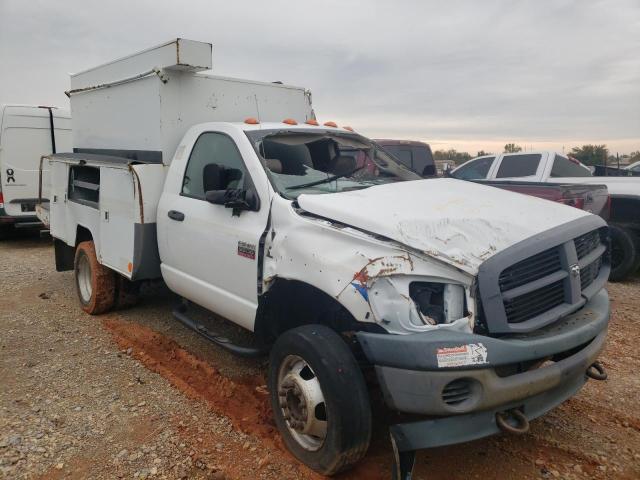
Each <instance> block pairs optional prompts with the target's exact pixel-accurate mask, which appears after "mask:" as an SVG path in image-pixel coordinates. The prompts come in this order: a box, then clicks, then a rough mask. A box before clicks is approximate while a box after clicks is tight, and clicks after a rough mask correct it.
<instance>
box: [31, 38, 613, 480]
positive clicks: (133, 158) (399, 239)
mask: <svg viewBox="0 0 640 480" xmlns="http://www.w3.org/2000/svg"><path fill="white" fill-rule="evenodd" d="M210 48H211V46H210V45H208V44H199V43H197V42H190V41H186V40H181V39H179V40H176V41H173V42H169V43H167V44H163V45H161V46H159V47H156V48H154V49H151V50H147V51H144V52H141V53H139V54H136V55H133V56H130V57H126V58H124V59H121V60H118V61H115V62H111V63H109V64H107V65H104V66H102V67H98V68H95V69H92V70H88V71H86V72H83V73H80V74H77V75H74V76H73V77H72V90H71V91H70V92H69V95H70V99H71V111H72V116H73V138H74V153H72V154H63V155H52V156H50V157H49V159H48V161H47V164H48V165H49V166H50V169H51V176H50V179H51V187H50V191H51V194H50V196H51V202H50V205H51V208H50V214H49V215H48V216H47V210H46V209H45V208H41V209H40V214H41V215H42V218H43V219H45V220H46V221H48V222H49V223H50V231H51V234H52V235H53V237H54V239H55V253H56V267H57V269H58V270H74V271H75V279H76V288H77V291H78V296H79V299H80V303H81V306H82V308H83V309H84V310H85V311H86V312H88V313H91V314H99V313H103V312H106V311H108V310H110V309H111V308H114V307H118V306H121V305H123V304H127V303H128V301H129V300H130V299H131V298H132V296H133V297H135V289H136V285H139V281H140V280H145V279H151V278H158V277H162V279H163V280H164V281H165V282H166V284H167V286H168V287H169V288H170V289H171V290H172V291H173V292H174V293H176V294H178V295H179V296H181V297H183V298H184V299H185V300H186V301H187V302H185V304H184V305H183V306H182V307H179V308H177V309H176V310H175V311H174V316H175V317H176V318H177V319H178V320H180V321H182V322H183V323H184V324H185V325H187V326H189V327H190V328H193V329H194V330H195V331H196V332H198V333H199V334H201V335H203V336H204V337H206V338H207V339H209V340H211V341H212V342H214V343H215V344H217V345H219V346H221V347H223V348H226V349H228V350H230V351H233V352H234V353H238V354H241V355H262V354H266V353H267V352H269V354H270V360H269V377H268V386H269V395H270V399H271V405H272V409H273V412H274V419H275V423H276V424H277V426H278V430H279V431H280V433H281V435H282V436H283V440H284V443H285V444H286V445H287V447H288V448H289V449H290V451H291V452H292V453H293V454H294V455H295V456H296V457H297V458H298V459H299V460H300V461H302V462H304V463H305V464H307V465H309V466H310V467H311V468H313V469H315V470H316V471H318V472H320V473H322V474H325V475H331V474H334V473H337V472H339V471H341V470H344V469H346V468H348V467H349V466H351V465H352V464H354V463H356V462H357V461H358V460H360V459H361V458H362V457H363V456H364V454H365V453H366V450H367V447H368V443H369V440H370V436H371V421H372V419H371V409H370V405H369V394H368V390H367V386H366V383H365V380H364V375H363V372H362V371H361V367H362V366H363V365H367V366H370V367H372V368H371V371H372V372H375V376H376V379H377V382H378V383H379V385H380V388H381V390H382V392H383V395H384V399H385V402H386V404H387V405H388V406H389V407H390V408H391V409H393V410H396V411H400V412H405V413H410V414H416V415H423V416H425V418H423V419H422V420H421V421H418V422H413V423H406V424H400V425H394V426H393V427H392V429H391V439H392V443H393V447H394V453H395V461H396V467H397V468H396V473H395V475H396V477H395V478H398V479H403V480H406V479H409V478H410V477H411V469H412V466H413V458H414V456H413V451H414V450H416V449H419V448H430V447H437V446H442V445H449V444H453V443H460V442H465V441H469V440H473V439H476V438H480V437H484V436H487V435H491V434H494V433H497V432H499V431H500V430H503V431H507V430H510V431H514V430H517V431H521V432H522V431H526V430H527V429H528V425H529V420H531V419H533V418H536V417H538V416H540V415H542V414H544V413H545V412H547V411H549V410H550V409H552V408H554V407H555V406H557V405H559V404H560V403H562V402H563V401H565V400H566V399H568V398H569V397H571V396H572V395H574V394H575V393H576V392H577V391H578V390H579V389H580V388H581V387H582V385H583V384H584V383H585V381H586V379H587V376H589V377H591V378H598V377H599V379H603V378H604V377H605V376H606V374H605V372H604V369H602V367H601V366H600V365H599V364H597V363H596V359H597V356H598V354H599V352H600V351H601V349H602V348H603V345H604V340H605V337H606V332H607V326H608V321H609V301H608V296H607V293H606V290H604V288H603V287H604V285H605V283H606V279H607V276H608V272H609V268H610V267H609V256H608V250H607V238H606V224H605V223H604V221H603V220H602V219H600V218H599V217H597V216H595V215H591V214H588V213H586V212H584V211H581V210H578V209H575V208H572V207H568V206H564V205H558V204H554V203H551V202H548V201H545V200H541V199H537V198H533V197H528V196H524V195H520V194H515V193H511V192H507V191H503V190H499V189H495V188H492V187H485V186H481V185H476V184H471V183H469V182H462V181H458V180H453V179H431V180H422V179H420V177H418V176H417V175H416V174H415V173H413V172H411V171H410V170H408V169H407V168H406V167H404V166H402V165H401V164H399V163H398V162H397V161H396V160H395V159H394V158H393V157H391V156H390V155H388V154H386V153H385V152H384V151H383V150H381V149H380V148H378V146H377V145H376V144H375V143H374V142H372V141H371V140H369V139H367V138H365V137H363V136H362V135H359V134H357V133H355V132H353V130H352V129H350V128H347V127H344V128H339V127H337V126H336V125H335V124H334V123H326V124H324V126H320V125H318V122H316V121H315V119H314V113H313V110H312V108H311V99H310V95H309V93H308V92H307V91H306V90H304V89H302V88H296V87H290V86H287V85H281V84H274V83H262V82H253V81H247V80H234V79H228V78H224V77H211V76H206V75H202V74H201V73H199V72H200V71H201V70H204V69H208V68H210V67H211V64H210V62H209V59H208V57H207V55H208V53H209V52H210ZM205 54H207V55H205ZM205 57H207V58H205ZM247 117H252V118H251V119H249V120H246V121H245V119H247ZM44 190H46V189H44ZM42 205H45V204H42ZM581 272H582V273H581ZM189 302H192V303H195V304H197V305H200V306H201V307H204V308H205V309H208V310H210V311H213V312H216V313H217V314H219V315H221V316H224V317H225V318H227V319H229V320H230V321H232V322H234V323H236V324H238V325H240V326H242V327H244V328H246V329H248V330H251V331H253V332H254V333H255V336H256V338H257V346H252V347H248V346H240V345H234V344H232V343H231V342H230V341H229V340H228V339H225V338H220V336H218V335H216V334H214V333H213V332H211V331H210V330H209V329H208V328H207V327H206V326H205V325H204V324H202V323H198V322H197V321H195V320H193V318H192V317H191V316H190V314H189V308H188V303H189ZM356 358H358V359H359V361H358V360H356ZM550 358H553V359H554V360H557V361H556V362H555V363H553V365H552V366H549V367H548V368H535V367H534V366H537V365H541V364H542V363H543V362H542V360H546V359H550ZM522 366H524V368H523V367H522ZM503 372H504V374H505V375H506V376H507V377H508V378H506V377H505V376H503V375H502V374H503ZM426 417H428V418H426Z"/></svg>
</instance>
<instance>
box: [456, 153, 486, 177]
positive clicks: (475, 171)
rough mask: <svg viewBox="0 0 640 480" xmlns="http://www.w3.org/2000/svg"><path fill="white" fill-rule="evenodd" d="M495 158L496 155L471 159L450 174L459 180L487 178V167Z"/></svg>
mask: <svg viewBox="0 0 640 480" xmlns="http://www.w3.org/2000/svg"><path fill="white" fill-rule="evenodd" d="M495 158H496V157H484V158H479V159H478V160H471V161H470V162H468V163H466V164H464V165H462V166H461V167H460V168H458V169H457V170H456V171H455V172H453V173H452V174H451V176H452V177H453V178H457V179H459V180H482V179H484V178H487V175H488V174H489V169H490V168H491V164H492V163H493V161H494V160H495Z"/></svg>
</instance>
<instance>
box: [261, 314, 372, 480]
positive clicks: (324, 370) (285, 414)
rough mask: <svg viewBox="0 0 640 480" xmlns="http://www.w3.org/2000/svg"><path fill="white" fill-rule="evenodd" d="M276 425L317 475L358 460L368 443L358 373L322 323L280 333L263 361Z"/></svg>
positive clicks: (364, 395)
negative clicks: (267, 356)
mask: <svg viewBox="0 0 640 480" xmlns="http://www.w3.org/2000/svg"><path fill="white" fill-rule="evenodd" d="M269 392H270V396H271V407H272V409H273V413H274V418H275V422H276V425H277V426H278V429H279V431H280V434H281V435H282V437H283V439H284V442H285V444H286V445H287V448H288V449H289V451H291V453H293V454H294V455H295V456H296V458H298V460H300V461H301V462H303V463H304V464H306V465H307V466H309V467H310V468H312V469H313V470H315V471H317V472H319V473H321V474H323V475H333V474H335V473H338V472H340V471H342V470H345V469H347V468H349V467H350V466H352V465H353V464H355V463H356V462H358V461H359V460H360V459H361V458H362V457H363V456H364V454H365V453H366V451H367V448H368V447H369V441H370V439H371V407H370V405H369V395H368V392H367V387H366V384H365V381H364V378H363V376H362V372H361V371H360V368H359V366H358V363H357V362H356V360H355V358H354V357H353V355H352V353H351V351H350V350H349V348H348V347H347V345H346V343H345V342H344V341H343V339H342V338H341V337H340V336H339V335H338V334H337V333H335V332H334V331H333V330H331V329H329V328H327V327H325V326H322V325H305V326H302V327H298V328H295V329H292V330H289V331H287V332H285V333H284V334H282V335H281V336H280V337H279V338H278V340H277V341H276V343H275V345H274V346H273V349H272V351H271V356H270V359H269Z"/></svg>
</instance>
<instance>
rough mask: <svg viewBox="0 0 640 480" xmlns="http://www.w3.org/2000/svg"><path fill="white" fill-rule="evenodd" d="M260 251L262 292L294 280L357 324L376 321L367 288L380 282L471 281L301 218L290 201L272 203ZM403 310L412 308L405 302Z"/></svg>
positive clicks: (355, 233)
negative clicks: (410, 278)
mask: <svg viewBox="0 0 640 480" xmlns="http://www.w3.org/2000/svg"><path fill="white" fill-rule="evenodd" d="M271 218H272V225H271V231H270V232H269V233H268V234H267V236H266V239H265V247H264V264H263V272H262V280H263V291H267V290H268V289H269V286H270V284H271V283H272V282H273V280H274V279H275V278H276V277H279V278H285V279H287V280H298V281H301V282H305V283H307V284H309V285H312V286H314V287H316V288H318V289H320V290H322V291H323V292H325V293H327V294H328V295H330V296H332V297H334V298H336V299H337V300H338V301H339V302H340V303H341V304H342V305H343V306H344V307H345V308H346V309H347V310H348V311H349V312H350V313H351V314H352V315H353V316H354V318H355V319H356V320H357V321H361V322H375V321H376V320H378V319H376V318H375V316H374V315H373V311H372V309H371V306H370V304H369V298H368V294H369V289H370V288H371V287H372V285H373V284H374V283H375V282H376V281H377V280H378V279H380V278H388V277H393V276H394V275H420V276H424V277H431V278H440V279H442V280H443V281H457V282H460V283H463V284H467V285H468V284H470V283H471V277H470V276H468V275H466V274H464V273H463V272H461V271H457V270H454V269H453V268H451V267H450V266H448V265H445V264H442V263H440V262H436V261H433V260H429V259H425V258H422V257H419V256H417V255H415V254H413V253H409V252H407V251H406V250H404V249H403V248H402V247H401V246H400V245H398V244H396V243H394V242H387V241H384V240H380V239H376V238H374V237H373V236H371V235H368V234H366V233H364V232H361V231H359V230H356V229H353V228H350V227H346V226H344V225H340V224H335V223H332V222H330V221H327V220H323V219H319V218H316V217H307V216H302V215H300V214H299V213H297V212H296V211H295V210H294V209H293V207H292V205H291V203H290V202H288V201H286V200H284V199H278V198H276V199H274V202H273V204H272V215H271ZM404 301H405V302H406V304H407V308H409V307H411V308H415V307H414V305H413V301H412V300H411V299H410V298H405V299H404Z"/></svg>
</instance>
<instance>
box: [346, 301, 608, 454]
mask: <svg viewBox="0 0 640 480" xmlns="http://www.w3.org/2000/svg"><path fill="white" fill-rule="evenodd" d="M608 322H609V297H608V295H607V292H606V291H605V290H602V291H601V292H599V293H598V294H597V295H595V296H594V297H593V298H592V299H591V301H590V302H589V303H587V304H586V305H585V306H584V307H583V308H582V309H581V310H580V311H578V312H576V313H574V314H572V315H569V316H567V317H565V318H564V319H562V320H561V321H559V322H556V324H554V325H550V326H548V327H546V328H543V329H540V330H538V331H536V332H533V333H529V334H518V335H509V336H505V337H501V338H492V337H485V336H481V335H474V334H465V333H460V332H447V331H444V330H438V331H433V332H425V333H419V334H411V335H383V334H372V333H365V332H361V333H358V339H359V341H360V344H361V345H362V349H363V351H364V353H365V355H366V356H367V358H368V359H369V361H370V362H371V363H373V364H374V365H375V368H376V373H377V377H378V380H379V383H380V385H381V388H382V392H383V395H384V398H385V401H386V403H387V404H388V405H389V407H391V408H392V409H394V410H397V411H400V412H407V413H414V414H423V415H429V416H435V417H436V418H431V419H428V420H424V421H420V422H416V423H407V424H400V425H394V426H393V427H392V433H393V434H394V437H395V439H396V442H397V444H398V445H397V447H398V450H400V451H407V450H415V449H420V448H430V447H436V446H442V445H449V444H454V443H460V442H465V441H469V440H474V439H477V438H482V437H485V436H488V435H491V434H494V433H497V432H498V431H499V428H498V425H497V424H496V420H495V416H496V413H498V412H504V411H506V410H511V409H514V408H518V409H519V410H520V411H521V412H522V413H523V414H524V416H525V417H526V418H527V419H528V420H531V419H533V418H536V417H538V416H540V415H542V414H544V413H545V412H547V411H549V410H551V409H552V408H554V407H555V406H557V405H559V404H560V403H562V402H564V401H565V400H566V399H568V398H570V397H571V396H573V395H574V394H575V393H576V392H578V391H579V390H580V388H581V387H582V385H583V384H584V383H585V382H586V380H587V377H586V375H585V372H586V370H587V369H588V368H589V366H590V365H591V364H593V363H594V362H595V360H596V358H597V357H598V355H599V353H600V351H601V350H602V348H603V347H604V341H605V337H606V330H607V326H608ZM467 345H476V346H477V345H482V346H483V347H484V348H486V351H485V357H484V359H483V361H477V362H476V363H470V364H468V365H460V366H455V367H452V366H447V367H444V368H443V367H442V362H440V367H438V352H442V351H443V349H454V350H455V349H456V348H460V347H461V346H467ZM444 351H447V350H444ZM545 359H552V360H553V363H551V364H548V365H543V366H541V367H540V368H535V369H530V370H525V371H524V372H522V373H515V374H511V375H506V376H505V375H504V374H503V375H502V376H501V375H499V374H498V373H497V371H498V372H500V371H501V368H505V367H507V368H509V366H512V365H514V364H519V363H521V362H535V361H536V360H539V361H543V360H545ZM496 369H497V370H496ZM452 382H458V383H452ZM451 385H453V390H451ZM460 385H466V386H468V388H466V389H463V390H460V389H459V388H460ZM445 387H447V388H449V390H446V389H445ZM447 391H448V392H453V396H449V397H447V395H444V396H443V393H445V392H447ZM460 391H464V392H465V394H464V395H461V396H456V395H457V392H460ZM452 398H453V399H454V400H455V401H453V402H452V401H451V399H452ZM461 398H462V400H460V399H461ZM447 400H448V401H447Z"/></svg>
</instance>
